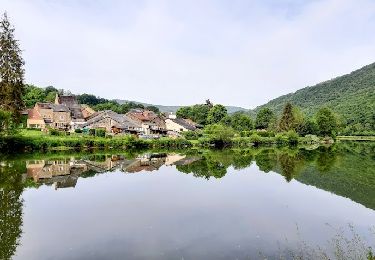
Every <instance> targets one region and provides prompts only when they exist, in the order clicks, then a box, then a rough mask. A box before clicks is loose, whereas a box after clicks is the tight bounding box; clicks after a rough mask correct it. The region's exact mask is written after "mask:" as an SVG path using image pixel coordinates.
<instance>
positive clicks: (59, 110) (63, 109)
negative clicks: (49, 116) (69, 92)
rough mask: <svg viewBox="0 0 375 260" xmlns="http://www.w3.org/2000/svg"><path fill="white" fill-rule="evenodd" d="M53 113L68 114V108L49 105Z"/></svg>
mask: <svg viewBox="0 0 375 260" xmlns="http://www.w3.org/2000/svg"><path fill="white" fill-rule="evenodd" d="M51 108H52V109H53V112H70V110H69V108H68V107H67V106H65V105H56V104H51Z"/></svg>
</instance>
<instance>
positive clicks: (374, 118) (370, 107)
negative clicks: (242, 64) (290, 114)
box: [255, 63, 375, 134]
mask: <svg viewBox="0 0 375 260" xmlns="http://www.w3.org/2000/svg"><path fill="white" fill-rule="evenodd" d="M287 102H291V103H293V104H294V105H295V106H298V107H300V109H301V111H302V112H303V113H305V114H306V115H307V116H309V117H312V116H313V115H314V114H316V113H317V111H318V110H319V109H320V108H321V107H329V108H331V109H332V110H333V112H334V113H336V114H339V115H341V117H342V119H343V123H344V125H345V126H353V125H356V124H359V125H360V126H361V128H363V129H364V131H371V130H375V63H373V64H370V65H368V66H365V67H363V68H361V69H359V70H356V71H354V72H352V73H350V74H347V75H344V76H341V77H337V78H335V79H332V80H329V81H325V82H323V83H319V84H317V85H315V86H312V87H306V88H303V89H300V90H298V91H297V92H295V93H291V94H287V95H284V96H281V97H278V98H276V99H273V100H271V101H270V102H268V103H267V104H265V105H262V106H259V107H257V108H256V109H255V112H258V113H259V112H260V111H261V110H262V109H264V108H269V109H271V110H272V111H275V112H276V113H277V114H278V115H280V114H281V113H282V110H283V106H284V104H285V103H287ZM356 131H357V130H356V129H355V128H351V127H348V129H346V134H353V133H355V132H356Z"/></svg>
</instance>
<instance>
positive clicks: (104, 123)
mask: <svg viewBox="0 0 375 260" xmlns="http://www.w3.org/2000/svg"><path fill="white" fill-rule="evenodd" d="M80 127H82V128H89V129H105V130H106V132H108V133H115V134H118V133H129V134H140V133H141V132H142V126H141V125H140V124H138V123H137V122H135V121H134V120H132V119H131V118H129V117H127V116H126V115H121V114H117V113H116V112H113V111H111V110H105V111H100V112H97V113H95V114H93V115H91V116H90V117H89V118H88V119H87V121H86V122H85V123H84V124H82V125H80Z"/></svg>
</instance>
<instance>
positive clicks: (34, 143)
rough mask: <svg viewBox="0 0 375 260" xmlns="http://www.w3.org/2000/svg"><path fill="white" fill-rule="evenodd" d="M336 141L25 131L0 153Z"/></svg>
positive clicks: (4, 142)
mask: <svg viewBox="0 0 375 260" xmlns="http://www.w3.org/2000/svg"><path fill="white" fill-rule="evenodd" d="M332 141H333V140H332V139H327V138H326V139H325V138H318V137H316V136H311V135H308V136H305V137H300V136H298V135H295V134H284V135H283V134H278V135H276V136H270V137H264V136H259V135H256V134H254V135H251V136H249V137H233V138H229V139H228V138H220V137H219V138H218V137H217V136H210V135H208V136H204V137H200V138H197V139H194V140H188V139H186V138H177V139H172V138H160V139H153V140H145V139H139V138H136V137H133V136H106V137H99V136H91V135H87V134H81V133H73V134H71V135H63V136H62V135H51V134H48V133H44V132H41V131H35V130H34V131H33V130H21V131H19V132H18V133H17V134H15V135H11V136H6V137H3V138H1V139H0V150H1V151H2V152H3V153H11V152H36V151H38V152H45V151H52V150H77V151H80V150H87V149H97V150H122V149H126V150H134V149H135V150H141V149H154V148H168V149H184V148H191V147H207V148H209V147H216V148H222V147H238V148H246V147H252V146H260V145H267V146H269V145H279V146H287V145H297V144H320V143H330V142H332Z"/></svg>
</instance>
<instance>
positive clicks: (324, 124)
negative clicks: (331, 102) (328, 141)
mask: <svg viewBox="0 0 375 260" xmlns="http://www.w3.org/2000/svg"><path fill="white" fill-rule="evenodd" d="M315 119H316V123H317V125H318V129H319V134H320V135H322V136H331V137H334V136H335V135H336V133H337V119H336V116H335V114H334V113H333V112H332V110H331V109H330V108H328V107H322V108H320V109H319V111H318V112H317V113H316V115H315Z"/></svg>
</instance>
